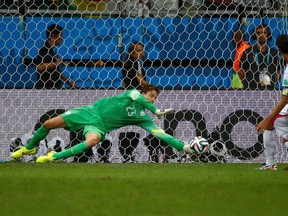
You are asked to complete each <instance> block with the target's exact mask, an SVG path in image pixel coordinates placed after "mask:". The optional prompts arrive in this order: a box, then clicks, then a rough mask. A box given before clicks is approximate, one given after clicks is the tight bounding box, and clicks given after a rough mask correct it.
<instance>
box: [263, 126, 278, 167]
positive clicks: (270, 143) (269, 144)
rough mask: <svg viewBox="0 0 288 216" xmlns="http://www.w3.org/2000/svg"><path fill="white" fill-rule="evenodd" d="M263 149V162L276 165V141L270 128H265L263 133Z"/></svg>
mask: <svg viewBox="0 0 288 216" xmlns="http://www.w3.org/2000/svg"><path fill="white" fill-rule="evenodd" d="M263 143H264V149H265V150H264V151H265V156H266V162H265V164H266V165H268V166H273V165H276V143H275V142H274V138H273V131H272V130H265V131H264V133H263Z"/></svg>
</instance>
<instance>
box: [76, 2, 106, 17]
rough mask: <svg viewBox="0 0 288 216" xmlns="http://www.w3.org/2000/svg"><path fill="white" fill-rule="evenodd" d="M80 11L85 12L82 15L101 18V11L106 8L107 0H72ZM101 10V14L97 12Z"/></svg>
mask: <svg viewBox="0 0 288 216" xmlns="http://www.w3.org/2000/svg"><path fill="white" fill-rule="evenodd" d="M72 1H73V4H74V5H75V7H76V8H77V10H78V11H81V12H83V13H82V17H86V18H99V17H101V11H104V10H105V9H106V2H105V0H72ZM95 12H99V14H97V13H95Z"/></svg>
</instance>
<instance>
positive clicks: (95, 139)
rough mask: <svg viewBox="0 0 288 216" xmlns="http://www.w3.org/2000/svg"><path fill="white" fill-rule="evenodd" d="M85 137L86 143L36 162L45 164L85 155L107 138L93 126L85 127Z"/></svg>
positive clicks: (53, 153)
mask: <svg viewBox="0 0 288 216" xmlns="http://www.w3.org/2000/svg"><path fill="white" fill-rule="evenodd" d="M84 136H85V141H84V142H82V143H79V144H77V145H75V146H73V147H71V148H69V149H66V150H64V151H61V152H50V153H48V155H45V156H40V157H38V158H37V160H36V162H37V163H45V162H50V161H54V160H59V159H62V158H68V157H71V156H74V155H78V154H81V153H84V152H85V151H87V150H88V149H89V148H92V147H93V146H95V145H96V144H98V143H99V142H100V141H101V140H102V139H104V138H105V135H104V134H103V133H102V132H101V131H100V130H99V129H98V128H95V127H93V126H87V127H84Z"/></svg>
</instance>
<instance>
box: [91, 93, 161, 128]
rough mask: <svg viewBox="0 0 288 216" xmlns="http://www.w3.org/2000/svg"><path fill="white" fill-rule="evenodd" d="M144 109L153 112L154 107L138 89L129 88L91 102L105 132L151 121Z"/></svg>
mask: <svg viewBox="0 0 288 216" xmlns="http://www.w3.org/2000/svg"><path fill="white" fill-rule="evenodd" d="M145 109H148V110H150V111H151V112H152V113H155V111H156V107H155V105H154V104H153V103H151V102H150V101H148V100H147V99H146V98H145V97H144V96H143V95H142V94H141V93H140V92H139V91H138V90H135V89H133V90H130V91H127V92H125V93H122V94H120V95H118V96H114V97H108V98H102V99H99V100H97V101H96V102H95V103H94V104H93V110H94V111H95V112H96V113H97V114H98V115H99V117H100V118H101V120H102V123H103V126H104V127H105V132H106V133H107V132H110V131H112V130H115V129H118V128H120V127H123V126H127V125H138V126H140V125H141V123H143V122H147V121H151V122H152V120H151V118H150V116H149V115H148V114H147V113H146V112H145Z"/></svg>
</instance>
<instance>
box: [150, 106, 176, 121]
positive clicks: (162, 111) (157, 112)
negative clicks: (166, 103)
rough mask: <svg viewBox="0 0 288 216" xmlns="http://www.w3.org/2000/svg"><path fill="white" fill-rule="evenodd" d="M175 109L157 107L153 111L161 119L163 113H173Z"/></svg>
mask: <svg viewBox="0 0 288 216" xmlns="http://www.w3.org/2000/svg"><path fill="white" fill-rule="evenodd" d="M174 112H175V110H174V109H173V108H169V109H161V110H160V109H157V110H156V111H155V113H154V114H155V115H156V116H157V118H158V119H162V118H163V117H164V116H165V115H169V114H173V113H174Z"/></svg>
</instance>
